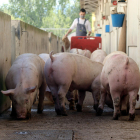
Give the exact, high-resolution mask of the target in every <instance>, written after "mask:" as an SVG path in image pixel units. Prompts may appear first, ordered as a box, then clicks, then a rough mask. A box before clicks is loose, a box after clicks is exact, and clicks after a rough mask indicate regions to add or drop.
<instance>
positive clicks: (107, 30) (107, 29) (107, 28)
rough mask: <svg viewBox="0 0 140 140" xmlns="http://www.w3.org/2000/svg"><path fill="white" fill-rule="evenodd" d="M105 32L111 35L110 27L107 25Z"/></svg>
mask: <svg viewBox="0 0 140 140" xmlns="http://www.w3.org/2000/svg"><path fill="white" fill-rule="evenodd" d="M105 32H106V33H109V32H110V25H105Z"/></svg>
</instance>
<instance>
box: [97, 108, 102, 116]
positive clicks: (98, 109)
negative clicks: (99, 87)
mask: <svg viewBox="0 0 140 140" xmlns="http://www.w3.org/2000/svg"><path fill="white" fill-rule="evenodd" d="M102 113H103V109H101V108H97V113H96V115H97V116H101V115H102Z"/></svg>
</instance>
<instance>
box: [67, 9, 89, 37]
mask: <svg viewBox="0 0 140 140" xmlns="http://www.w3.org/2000/svg"><path fill="white" fill-rule="evenodd" d="M79 15H80V18H77V19H75V20H74V22H73V24H72V26H71V27H70V29H69V30H68V32H67V33H66V35H65V37H67V36H68V34H69V33H71V32H72V30H73V29H75V28H76V36H87V30H88V31H89V33H88V37H89V36H90V34H91V26H90V22H89V21H88V20H86V19H85V15H86V10H85V9H81V10H80V13H79Z"/></svg>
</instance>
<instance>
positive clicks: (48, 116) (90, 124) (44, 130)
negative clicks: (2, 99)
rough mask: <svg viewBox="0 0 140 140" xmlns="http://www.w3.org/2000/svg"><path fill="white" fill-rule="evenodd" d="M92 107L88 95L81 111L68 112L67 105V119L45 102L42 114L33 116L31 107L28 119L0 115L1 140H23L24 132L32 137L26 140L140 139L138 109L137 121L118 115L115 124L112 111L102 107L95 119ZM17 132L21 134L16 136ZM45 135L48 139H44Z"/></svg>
mask: <svg viewBox="0 0 140 140" xmlns="http://www.w3.org/2000/svg"><path fill="white" fill-rule="evenodd" d="M92 105H93V99H92V96H91V94H90V93H88V94H87V96H86V99H85V101H84V106H83V112H76V110H75V111H71V110H68V105H67V114H68V116H57V115H56V113H55V111H54V105H53V104H51V103H49V102H48V101H45V107H44V112H43V114H37V113H36V111H37V105H34V106H33V107H32V118H31V119H30V120H13V119H11V118H10V116H9V115H10V110H8V111H6V112H5V113H4V114H2V115H1V116H0V128H1V129H0V140H1V139H2V140H7V139H8V140H13V139H12V136H13V137H14V136H16V137H17V138H16V139H24V137H23V138H22V137H21V136H24V135H25V136H27V134H24V133H25V132H27V133H28V132H30V133H29V134H31V135H28V137H26V139H37V140H38V139H39V140H40V139H46V140H52V139H53V140H55V139H60V140H63V139H65V138H66V137H67V138H66V140H69V138H72V139H74V140H129V139H131V140H140V111H139V110H137V111H136V118H135V121H133V122H131V121H128V118H129V116H121V117H120V118H119V120H118V121H114V120H112V116H113V110H112V109H110V108H108V107H105V109H104V113H103V115H102V116H96V113H95V111H94V110H93V107H92ZM15 132H17V133H15ZM20 132H21V135H18V134H20ZM65 132H66V133H65ZM22 133H23V134H22ZM48 133H49V134H50V138H49V137H46V136H48ZM44 134H46V135H45V136H44ZM62 134H64V135H62ZM67 134H68V135H67ZM18 136H20V137H18ZM59 136H61V137H59Z"/></svg>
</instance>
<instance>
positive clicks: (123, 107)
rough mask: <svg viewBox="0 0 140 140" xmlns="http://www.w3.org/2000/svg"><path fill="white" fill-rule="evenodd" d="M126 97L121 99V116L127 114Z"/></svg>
mask: <svg viewBox="0 0 140 140" xmlns="http://www.w3.org/2000/svg"><path fill="white" fill-rule="evenodd" d="M128 100H129V99H128V95H125V96H124V97H122V99H121V115H123V116H126V115H127V114H128V112H127V108H128Z"/></svg>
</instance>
